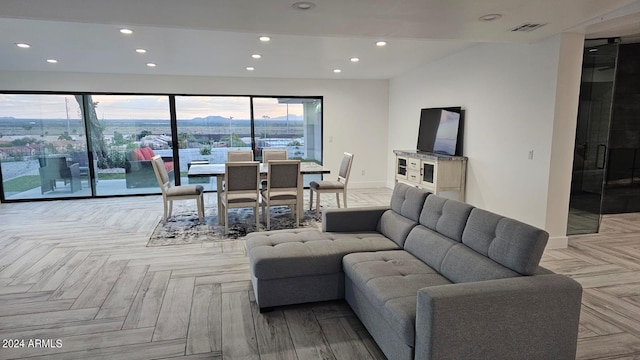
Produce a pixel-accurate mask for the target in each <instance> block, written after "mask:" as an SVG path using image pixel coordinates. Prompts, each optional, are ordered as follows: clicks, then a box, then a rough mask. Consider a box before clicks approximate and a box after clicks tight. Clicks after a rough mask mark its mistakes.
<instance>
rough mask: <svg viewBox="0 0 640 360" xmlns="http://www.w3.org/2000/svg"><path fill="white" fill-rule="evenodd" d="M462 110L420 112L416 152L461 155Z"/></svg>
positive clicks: (449, 108)
mask: <svg viewBox="0 0 640 360" xmlns="http://www.w3.org/2000/svg"><path fill="white" fill-rule="evenodd" d="M461 136H462V109H461V108H460V107H448V108H429V109H422V110H421V111H420V127H419V130H418V145H417V150H418V151H420V152H430V153H437V154H445V155H462V146H461V145H462V138H461Z"/></svg>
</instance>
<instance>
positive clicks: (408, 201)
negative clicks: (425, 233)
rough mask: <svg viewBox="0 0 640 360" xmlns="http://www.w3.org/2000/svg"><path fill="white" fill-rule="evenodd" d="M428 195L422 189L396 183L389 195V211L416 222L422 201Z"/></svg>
mask: <svg viewBox="0 0 640 360" xmlns="http://www.w3.org/2000/svg"><path fill="white" fill-rule="evenodd" d="M429 194H430V193H429V192H428V191H426V190H424V189H420V188H417V187H413V186H409V185H407V184H404V183H397V184H396V186H395V188H394V189H393V194H392V195H391V206H390V207H391V210H393V211H395V212H396V213H398V214H400V215H402V216H404V217H406V218H409V219H411V220H413V221H415V222H418V218H419V217H420V212H421V211H422V206H423V205H424V199H426V198H427V196H428V195H429Z"/></svg>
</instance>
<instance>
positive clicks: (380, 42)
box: [376, 41, 387, 46]
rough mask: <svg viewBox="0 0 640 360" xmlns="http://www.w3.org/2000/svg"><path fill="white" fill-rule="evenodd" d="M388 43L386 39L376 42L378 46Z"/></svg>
mask: <svg viewBox="0 0 640 360" xmlns="http://www.w3.org/2000/svg"><path fill="white" fill-rule="evenodd" d="M386 45H387V42H386V41H378V42H377V43H376V46H386Z"/></svg>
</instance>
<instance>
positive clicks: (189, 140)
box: [175, 96, 252, 190]
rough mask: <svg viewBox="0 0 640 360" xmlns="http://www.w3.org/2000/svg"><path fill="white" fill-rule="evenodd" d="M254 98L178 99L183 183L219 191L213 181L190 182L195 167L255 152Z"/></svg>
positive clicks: (222, 162) (179, 97)
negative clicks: (229, 155) (229, 154)
mask: <svg viewBox="0 0 640 360" xmlns="http://www.w3.org/2000/svg"><path fill="white" fill-rule="evenodd" d="M250 100H251V98H250V97H248V96H176V97H175V101H176V118H177V121H176V123H177V129H178V140H179V141H178V153H179V156H180V182H181V183H183V184H186V183H190V184H193V183H199V184H202V185H204V186H205V189H207V190H216V188H215V187H216V182H215V181H212V180H211V179H189V178H188V177H187V171H188V169H189V167H190V166H191V164H194V163H202V162H204V163H210V164H224V163H225V161H227V151H229V150H247V151H251V142H252V138H251V103H250Z"/></svg>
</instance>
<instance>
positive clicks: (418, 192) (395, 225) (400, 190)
mask: <svg viewBox="0 0 640 360" xmlns="http://www.w3.org/2000/svg"><path fill="white" fill-rule="evenodd" d="M428 195H429V192H427V191H426V190H423V189H419V188H416V187H413V186H409V185H407V184H403V183H396V186H395V188H394V189H393V194H392V195H391V206H390V208H391V209H390V210H387V211H386V212H385V213H384V214H382V216H381V217H380V221H379V222H378V229H377V230H378V232H380V233H381V234H383V235H384V236H386V237H388V238H389V239H391V240H393V241H394V242H395V243H396V244H398V245H399V246H403V245H404V242H405V240H406V238H407V235H408V234H409V231H411V229H412V228H413V227H414V226H416V225H417V223H418V218H419V217H420V212H421V211H422V205H423V204H424V200H425V199H426V198H427V196H428Z"/></svg>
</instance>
